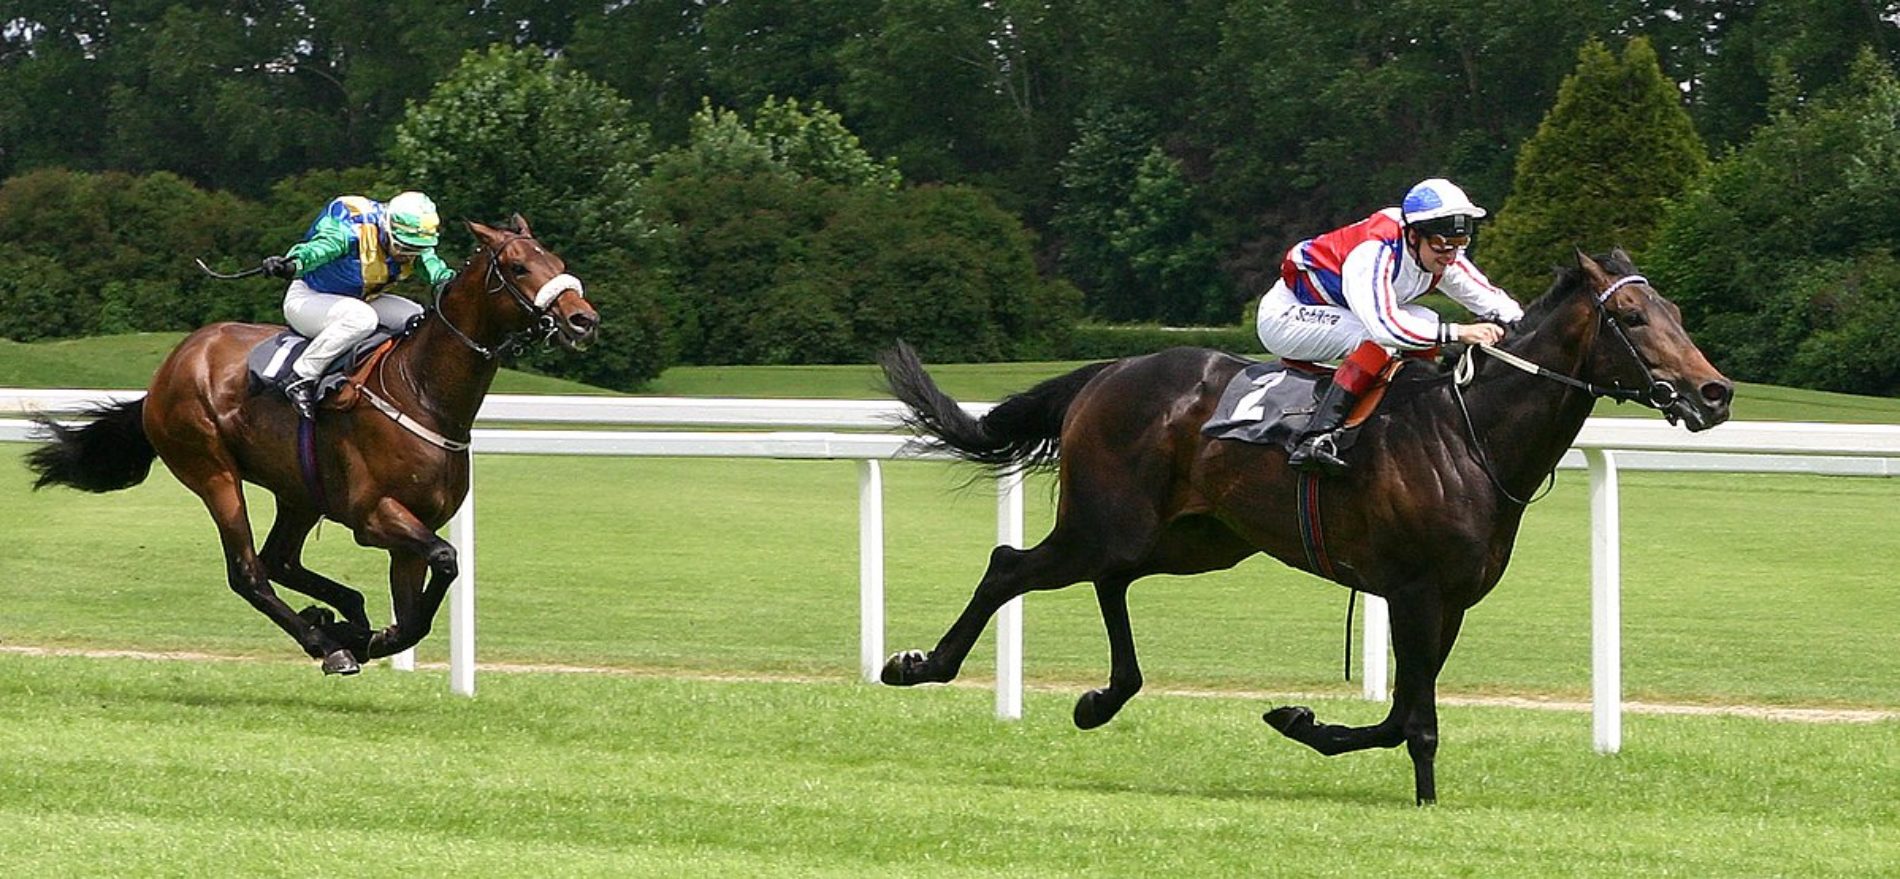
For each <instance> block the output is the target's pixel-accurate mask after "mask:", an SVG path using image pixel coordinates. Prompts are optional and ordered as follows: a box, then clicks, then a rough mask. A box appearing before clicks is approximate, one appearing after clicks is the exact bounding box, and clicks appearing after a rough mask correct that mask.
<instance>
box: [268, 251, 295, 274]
mask: <svg viewBox="0 0 1900 879" xmlns="http://www.w3.org/2000/svg"><path fill="white" fill-rule="evenodd" d="M264 276H265V277H267V278H284V279H290V278H294V277H297V261H296V260H294V259H291V258H290V257H287V256H267V257H264Z"/></svg>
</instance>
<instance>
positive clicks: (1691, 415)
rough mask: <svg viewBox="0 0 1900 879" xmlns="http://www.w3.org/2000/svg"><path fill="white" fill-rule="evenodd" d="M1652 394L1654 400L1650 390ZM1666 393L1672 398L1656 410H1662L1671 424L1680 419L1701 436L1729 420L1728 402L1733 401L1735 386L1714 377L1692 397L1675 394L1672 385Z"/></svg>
mask: <svg viewBox="0 0 1900 879" xmlns="http://www.w3.org/2000/svg"><path fill="white" fill-rule="evenodd" d="M1657 384H1662V382H1657ZM1651 393H1652V399H1654V396H1653V395H1654V390H1653V389H1652V392H1651ZM1669 393H1670V396H1671V397H1672V398H1673V399H1670V401H1669V402H1668V403H1667V405H1664V406H1658V407H1656V408H1658V409H1661V410H1662V412H1663V415H1664V416H1665V417H1667V418H1668V419H1669V420H1670V422H1671V423H1674V422H1676V421H1677V420H1680V421H1681V422H1682V425H1683V426H1684V427H1687V428H1688V429H1689V431H1690V432H1691V433H1700V432H1702V431H1705V430H1708V429H1709V428H1711V427H1714V426H1716V425H1718V424H1721V423H1722V422H1724V421H1727V420H1728V418H1729V403H1730V402H1731V401H1733V400H1734V399H1735V383H1734V382H1731V381H1729V380H1728V379H1725V378H1717V379H1711V380H1709V381H1705V382H1703V383H1702V384H1700V385H1698V386H1697V387H1696V391H1695V393H1693V394H1681V393H1677V390H1676V388H1675V387H1673V386H1671V387H1670V389H1669Z"/></svg>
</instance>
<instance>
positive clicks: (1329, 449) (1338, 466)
mask: <svg viewBox="0 0 1900 879" xmlns="http://www.w3.org/2000/svg"><path fill="white" fill-rule="evenodd" d="M1337 435H1338V431H1332V430H1329V431H1327V432H1325V433H1322V434H1318V435H1316V436H1310V437H1307V438H1306V439H1304V440H1301V441H1300V444H1299V446H1298V447H1297V448H1295V449H1294V450H1293V454H1291V455H1288V456H1287V459H1286V462H1287V464H1288V465H1290V466H1292V468H1293V469H1295V470H1300V471H1303V472H1307V473H1322V474H1326V475H1334V474H1339V473H1343V472H1345V471H1346V469H1347V464H1346V460H1345V459H1344V458H1341V457H1340V456H1339V445H1338V442H1337V441H1336V440H1335V437H1336V436H1337Z"/></svg>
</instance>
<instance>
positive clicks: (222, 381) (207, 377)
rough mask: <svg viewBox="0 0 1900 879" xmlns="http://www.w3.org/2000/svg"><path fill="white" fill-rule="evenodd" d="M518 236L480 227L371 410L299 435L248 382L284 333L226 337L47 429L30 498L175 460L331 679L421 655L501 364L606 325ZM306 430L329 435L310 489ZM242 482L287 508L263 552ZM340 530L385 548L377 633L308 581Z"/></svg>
mask: <svg viewBox="0 0 1900 879" xmlns="http://www.w3.org/2000/svg"><path fill="white" fill-rule="evenodd" d="M511 225H512V226H513V227H514V228H512V229H508V228H492V227H489V226H484V225H482V224H480V223H469V224H468V228H469V231H471V232H473V233H474V235H475V239H476V244H477V247H476V250H475V253H474V255H473V256H472V257H471V258H470V259H469V261H468V262H467V263H466V264H465V265H463V267H462V269H461V271H460V272H458V273H457V274H456V276H455V278H454V279H453V280H452V281H450V283H449V285H448V288H447V291H446V292H445V293H444V294H442V295H440V296H439V297H438V299H437V301H436V304H435V307H434V308H432V309H431V310H430V311H429V312H428V316H427V317H426V318H425V319H424V320H423V321H422V322H421V324H420V325H419V326H418V327H417V328H416V330H415V332H414V334H413V335H411V336H409V337H408V338H406V339H404V340H403V341H402V342H401V343H399V344H398V345H397V346H396V347H395V349H394V350H393V351H391V352H389V354H388V355H387V356H386V357H384V358H383V359H382V361H381V363H380V364H378V365H376V366H375V367H374V368H372V369H371V370H370V371H369V372H368V373H367V374H366V375H365V376H364V377H362V382H361V384H360V385H358V386H357V388H356V390H357V391H358V395H357V396H358V397H359V400H362V399H367V402H369V403H371V404H374V405H362V404H361V403H360V402H359V405H356V406H354V407H352V408H349V409H343V410H339V409H337V408H333V407H332V408H322V409H319V411H318V415H317V419H316V421H315V423H314V425H308V424H304V423H301V422H300V419H299V418H298V417H297V413H296V410H295V409H293V408H292V407H291V405H290V403H289V401H288V400H287V399H286V398H285V397H284V396H283V395H281V394H277V393H271V392H264V393H254V392H253V390H252V389H251V387H250V386H249V385H250V380H249V376H248V369H247V367H246V363H245V359H246V355H247V354H249V352H250V351H251V349H252V348H254V347H256V346H257V345H258V343H260V342H262V341H264V340H266V339H269V338H271V337H272V336H274V335H276V334H277V333H278V332H279V331H281V330H282V327H276V326H266V325H259V324H238V323H220V324H213V325H211V326H207V327H205V328H203V329H200V330H198V331H197V332H195V333H192V334H191V335H190V336H187V337H186V338H185V340H184V341H183V342H180V343H179V345H178V347H177V348H176V349H174V350H173V351H172V353H171V355H170V356H169V357H167V358H166V359H165V362H164V364H162V365H161V366H159V368H158V372H157V373H155V374H154V375H153V376H152V383H151V385H150V386H149V388H147V390H146V394H145V396H144V397H142V398H140V399H136V400H131V401H128V402H124V403H117V404H112V405H107V406H103V407H100V408H98V409H95V410H93V411H92V412H91V413H89V414H90V415H91V416H92V417H91V420H90V421H89V422H88V423H86V424H85V425H83V426H80V427H64V426H61V425H57V424H54V423H52V422H50V421H45V420H42V422H41V423H42V424H43V425H44V426H45V428H46V429H47V431H48V433H49V435H50V439H51V441H50V442H49V443H47V444H46V445H43V446H41V447H40V448H38V449H35V450H34V451H33V452H32V453H31V454H30V455H29V457H28V465H29V466H30V467H32V468H33V470H34V471H35V472H37V473H38V474H39V479H38V481H37V482H36V483H35V484H34V487H35V488H39V487H43V486H47V485H65V486H70V487H73V488H78V489H83V490H85V491H94V492H105V491H113V490H117V489H122V488H128V487H130V486H133V485H136V484H138V483H139V482H141V481H143V480H144V479H145V476H146V474H147V473H148V472H149V471H150V470H151V466H152V459H153V458H154V457H158V458H163V459H164V461H165V466H167V467H169V468H171V471H172V473H173V475H175V476H177V477H178V481H179V482H182V483H184V485H185V487H186V488H189V489H191V491H192V492H193V493H195V494H197V495H198V497H199V498H200V499H202V500H203V501H204V504H205V507H206V508H208V509H209V510H210V511H211V518H212V520H213V521H215V522H216V523H217V526H218V536H219V538H220V539H221V540H222V542H223V545H224V558H225V566H226V570H227V573H228V575H229V581H230V586H231V590H232V591H233V592H236V593H237V594H238V595H240V596H242V597H243V598H244V600H246V601H248V602H250V603H251V606H252V607H255V608H257V610H258V611H259V612H260V613H262V614H264V615H265V616H267V617H269V618H270V619H271V622H274V623H276V624H277V625H278V626H279V627H281V628H282V629H283V630H284V631H285V632H287V633H289V635H290V637H291V638H293V639H295V640H296V642H297V643H298V645H300V646H302V647H303V649H304V650H305V651H306V652H308V653H309V654H310V655H311V656H312V657H316V658H321V659H322V661H323V662H322V668H323V672H324V673H325V674H353V673H355V672H356V671H358V670H359V666H358V663H359V662H362V661H367V660H368V659H370V658H372V657H377V656H387V655H389V654H392V653H398V652H401V651H403V650H406V649H408V648H409V647H411V646H413V645H414V644H415V643H416V642H418V641H420V640H422V637H423V636H424V635H426V634H428V632H429V626H430V623H431V621H433V620H434V618H435V613H436V610H437V609H438V608H440V607H441V604H442V599H443V597H444V596H445V595H446V594H447V592H448V587H449V584H450V583H451V582H452V581H454V579H455V577H456V570H457V567H456V557H455V550H454V548H453V547H451V546H450V545H449V543H448V542H447V541H445V540H443V539H442V538H440V537H438V536H436V529H438V528H440V527H442V525H443V523H445V522H447V521H448V520H449V517H450V516H452V515H453V514H454V513H455V510H456V509H457V508H458V507H460V506H461V503H462V499H463V497H464V496H466V495H467V494H468V474H469V458H468V454H469V453H468V444H467V440H468V437H469V430H470V428H471V426H472V425H473V424H474V421H475V412H476V410H477V409H479V408H480V407H481V403H482V398H483V397H484V396H486V395H487V393H488V386H489V384H490V383H491V382H492V381H494V378H495V370H496V369H497V367H498V365H499V356H500V355H501V354H502V353H505V352H506V351H508V350H511V349H513V348H515V347H517V346H519V345H521V344H524V343H526V342H529V341H531V340H533V339H536V338H553V339H556V340H558V341H559V342H560V343H561V344H562V345H563V346H564V347H567V348H570V349H573V348H579V347H583V346H584V345H585V344H586V343H587V342H589V341H591V340H592V338H593V336H594V332H595V329H596V326H597V324H598V323H599V319H600V316H599V315H598V314H597V313H595V311H594V308H593V306H591V305H589V304H588V303H587V301H586V300H585V299H584V298H582V293H581V287H580V284H579V282H578V281H575V280H574V279H573V278H572V276H570V275H567V274H565V272H566V266H565V264H564V263H563V262H562V260H561V258H560V257H559V256H556V255H555V254H554V253H552V252H550V251H549V250H548V249H547V248H545V247H543V246H542V245H541V243H540V242H538V241H536V240H535V239H534V237H533V233H532V231H531V230H530V229H529V228H528V224H527V221H526V220H523V219H522V218H521V216H520V215H519V214H517V215H515V216H514V218H513V219H512V221H511ZM550 282H552V283H550ZM537 298H539V299H540V300H541V301H539V302H537ZM300 427H308V428H310V429H313V430H314V431H315V437H314V442H313V443H312V444H311V446H310V448H311V449H312V450H313V452H314V459H315V461H314V463H315V467H314V472H315V474H316V477H315V479H314V480H313V481H310V482H308V483H307V482H306V478H307V476H309V474H308V473H307V472H305V470H304V469H302V468H301V467H300V463H299V452H298V441H297V436H298V431H299V429H300ZM244 482H250V483H253V484H256V485H260V486H263V487H264V488H265V489H267V490H269V491H270V492H271V493H272V494H274V495H276V497H277V518H276V520H275V521H274V522H273V523H272V525H271V529H270V534H269V535H268V536H267V537H265V539H264V549H263V552H262V553H259V552H258V551H257V550H256V549H255V546H254V542H253V539H252V535H251V523H250V519H249V517H248V515H247V513H246V510H245V502H244V491H243V486H242V483H244ZM326 516H327V517H328V518H330V519H332V520H334V521H337V522H340V523H342V524H343V525H344V526H345V527H347V528H349V529H350V530H351V531H353V532H354V533H355V536H356V542H357V543H360V544H362V545H364V546H375V547H380V548H382V549H386V550H388V551H389V559H390V561H389V589H390V595H391V597H392V599H393V604H394V607H395V621H394V622H393V623H392V624H391V625H389V626H388V627H386V628H384V629H382V630H380V631H376V632H372V631H371V630H370V621H369V614H368V613H367V612H366V611H365V609H364V606H363V595H362V593H360V592H357V591H356V590H355V589H352V588H350V587H348V586H345V585H343V584H341V583H338V582H336V581H334V580H331V579H329V578H328V577H324V576H323V575H321V574H318V573H315V572H313V571H310V570H308V569H306V568H304V566H303V563H302V560H301V559H302V555H303V546H304V540H305V539H306V538H307V537H308V536H309V533H310V530H311V529H312V528H314V527H315V526H316V524H317V522H318V520H319V519H320V518H322V517H326ZM425 572H426V573H428V574H429V577H428V582H427V584H426V586H425V584H424V574H425ZM273 580H274V581H276V582H277V583H279V584H282V585H283V586H285V587H287V588H290V589H293V590H295V591H297V592H301V593H303V594H305V595H308V596H310V597H312V598H315V599H317V600H318V601H322V602H324V603H326V604H328V605H330V606H331V607H334V608H336V609H337V611H340V612H341V613H342V614H343V618H344V619H343V622H341V623H339V622H336V621H335V619H334V616H333V615H332V614H331V613H330V612H329V611H328V610H326V609H324V608H321V607H316V606H312V607H309V608H306V609H305V610H304V611H303V612H302V613H298V612H295V611H292V610H291V609H290V606H289V605H288V604H286V603H284V600H283V599H282V598H279V597H278V596H277V593H276V592H275V591H273V590H272V589H271V586H270V584H271V581H273Z"/></svg>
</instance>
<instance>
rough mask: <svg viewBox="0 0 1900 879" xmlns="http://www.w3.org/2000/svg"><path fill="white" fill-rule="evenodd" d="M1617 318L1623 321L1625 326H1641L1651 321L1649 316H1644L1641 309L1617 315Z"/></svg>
mask: <svg viewBox="0 0 1900 879" xmlns="http://www.w3.org/2000/svg"><path fill="white" fill-rule="evenodd" d="M1617 320H1620V321H1622V322H1623V326H1626V327H1640V326H1642V325H1643V324H1646V323H1649V318H1646V317H1644V316H1643V313H1642V312H1640V311H1632V312H1628V313H1626V314H1620V315H1617Z"/></svg>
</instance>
